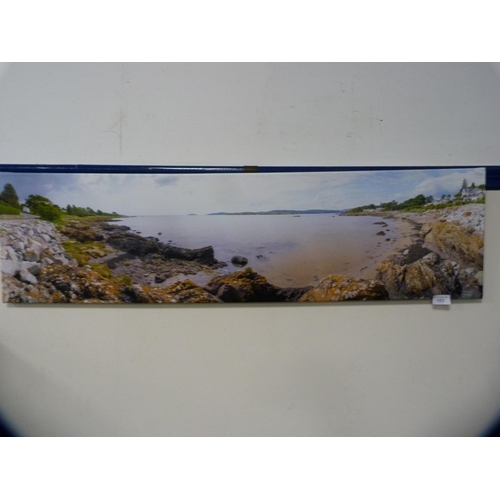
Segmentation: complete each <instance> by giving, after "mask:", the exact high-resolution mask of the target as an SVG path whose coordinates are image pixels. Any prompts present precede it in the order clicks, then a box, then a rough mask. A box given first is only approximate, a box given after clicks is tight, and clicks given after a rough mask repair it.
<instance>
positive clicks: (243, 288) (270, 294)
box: [205, 271, 311, 302]
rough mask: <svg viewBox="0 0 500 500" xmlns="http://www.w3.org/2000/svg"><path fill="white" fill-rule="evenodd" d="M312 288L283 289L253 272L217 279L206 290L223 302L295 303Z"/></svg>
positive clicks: (237, 273) (243, 272)
mask: <svg viewBox="0 0 500 500" xmlns="http://www.w3.org/2000/svg"><path fill="white" fill-rule="evenodd" d="M310 289H311V287H302V288H281V287H278V286H275V285H272V284H271V283H269V282H268V281H267V280H266V278H265V277H264V276H261V275H260V274H257V273H255V272H253V271H239V272H236V273H233V274H230V275H229V276H224V277H216V278H214V279H212V280H211V281H210V282H209V283H208V284H207V285H206V286H205V290H206V291H207V292H209V293H210V294H212V295H214V296H215V297H217V298H218V299H220V300H221V301H222V302H295V301H297V300H298V299H299V298H300V297H301V296H302V295H303V294H304V293H305V292H306V291H307V290H310Z"/></svg>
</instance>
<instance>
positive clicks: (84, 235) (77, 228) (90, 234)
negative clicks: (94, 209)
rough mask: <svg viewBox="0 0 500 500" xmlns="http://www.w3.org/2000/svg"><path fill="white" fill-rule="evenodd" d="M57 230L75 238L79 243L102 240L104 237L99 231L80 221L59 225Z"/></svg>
mask: <svg viewBox="0 0 500 500" xmlns="http://www.w3.org/2000/svg"><path fill="white" fill-rule="evenodd" d="M59 230H60V231H61V233H62V234H64V235H65V236H67V237H68V238H72V239H74V240H77V241H79V242H80V243H84V242H86V241H102V240H103V239H104V236H103V235H102V234H101V233H100V232H99V231H96V230H95V229H94V228H93V227H91V226H90V225H89V224H86V223H84V222H80V221H72V222H69V223H68V224H66V225H65V226H61V228H60V229H59Z"/></svg>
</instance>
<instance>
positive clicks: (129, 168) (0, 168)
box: [0, 163, 500, 191]
mask: <svg viewBox="0 0 500 500" xmlns="http://www.w3.org/2000/svg"><path fill="white" fill-rule="evenodd" d="M474 167H483V168H485V169H486V189H487V190H488V191H498V190H500V165H456V166H438V165H436V166H395V165H392V166H367V165H362V166H314V165H306V166H256V165H255V166H254V165H245V166H215V165H207V166H186V165H70V164H61V165H57V164H39V165H38V164H16V163H5V164H0V172H19V173H21V172H25V173H42V172H45V173H61V174H62V173H75V174H229V173H231V174H234V173H291V172H346V171H360V172H362V171H365V172H366V171H377V170H428V169H434V168H436V169H449V170H452V169H457V168H474Z"/></svg>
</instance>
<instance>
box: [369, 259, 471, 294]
mask: <svg viewBox="0 0 500 500" xmlns="http://www.w3.org/2000/svg"><path fill="white" fill-rule="evenodd" d="M459 272H460V266H459V265H458V264H457V263H455V262H452V261H450V260H446V259H441V257H439V255H437V254H436V253H434V252H431V253H429V254H427V255H425V256H424V257H422V258H421V259H419V260H417V261H415V262H412V263H410V264H406V263H405V261H404V258H403V257H402V256H394V257H392V258H388V259H385V260H384V261H382V262H381V263H380V264H379V265H378V266H377V276H376V278H377V280H379V281H380V282H382V283H383V284H384V286H385V287H386V288H387V290H388V292H389V294H390V296H391V298H392V299H420V298H432V297H433V296H434V295H450V296H451V297H452V298H459V297H460V296H461V294H462V287H461V284H460V280H459Z"/></svg>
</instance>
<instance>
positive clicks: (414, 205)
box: [347, 179, 486, 214]
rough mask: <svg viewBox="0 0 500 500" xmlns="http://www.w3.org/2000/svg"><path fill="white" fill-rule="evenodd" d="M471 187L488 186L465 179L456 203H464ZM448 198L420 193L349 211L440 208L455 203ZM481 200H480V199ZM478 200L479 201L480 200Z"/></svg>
mask: <svg viewBox="0 0 500 500" xmlns="http://www.w3.org/2000/svg"><path fill="white" fill-rule="evenodd" d="M467 188H471V189H479V190H481V191H484V190H485V189H486V186H485V185H484V184H480V185H478V186H476V185H475V184H474V182H473V183H472V184H471V185H470V186H469V184H468V182H467V179H464V180H463V182H462V187H461V188H460V190H459V191H458V193H456V194H455V195H453V198H454V200H455V201H454V203H456V204H462V203H463V201H462V200H463V192H464V190H465V189H467ZM446 199H447V196H445V195H443V196H442V197H441V200H435V199H434V197H433V196H424V195H423V194H419V195H417V196H415V197H414V198H409V199H407V200H405V201H402V202H401V203H398V202H397V201H395V200H392V201H388V202H385V203H380V205H375V204H373V203H372V204H370V205H363V206H360V207H355V208H351V209H350V210H348V211H347V213H351V214H356V213H360V212H364V211H365V210H375V209H378V210H381V211H383V212H389V211H394V210H404V211H414V210H419V209H422V207H424V206H425V207H426V208H430V209H432V208H439V206H441V205H443V204H450V203H451V204H453V202H451V201H445V200H446ZM479 201H480V200H479ZM479 201H478V202H479Z"/></svg>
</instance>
